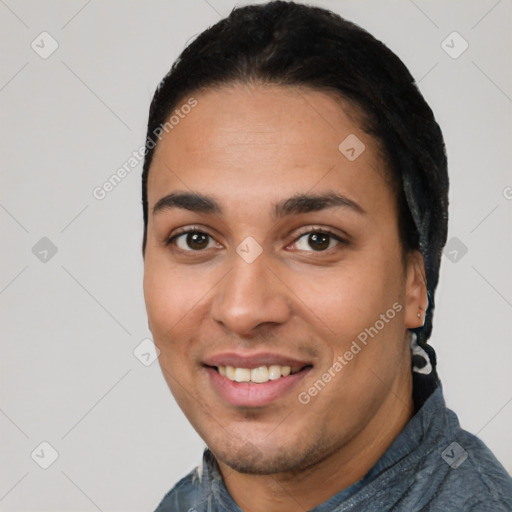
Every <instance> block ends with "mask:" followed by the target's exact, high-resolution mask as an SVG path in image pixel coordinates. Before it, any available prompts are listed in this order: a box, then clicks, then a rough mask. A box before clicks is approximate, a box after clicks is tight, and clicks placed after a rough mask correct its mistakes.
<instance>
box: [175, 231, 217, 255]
mask: <svg viewBox="0 0 512 512" xmlns="http://www.w3.org/2000/svg"><path fill="white" fill-rule="evenodd" d="M173 243H174V244H175V245H176V247H178V249H181V250H182V251H188V252H191V251H196V252H197V251H202V250H204V249H209V248H211V247H215V245H216V242H215V240H214V239H213V238H212V237H211V236H210V235H208V234H207V233H204V232H202V231H197V230H190V231H184V232H182V233H180V234H178V235H175V236H173V237H171V238H170V239H169V240H168V242H167V244H168V245H170V244H173Z"/></svg>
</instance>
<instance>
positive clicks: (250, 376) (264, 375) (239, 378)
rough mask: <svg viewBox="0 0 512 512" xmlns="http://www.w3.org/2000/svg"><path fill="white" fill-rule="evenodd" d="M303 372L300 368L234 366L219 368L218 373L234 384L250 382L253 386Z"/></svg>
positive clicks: (274, 365)
mask: <svg viewBox="0 0 512 512" xmlns="http://www.w3.org/2000/svg"><path fill="white" fill-rule="evenodd" d="M300 370H301V368H300V367H295V368H292V367H290V366H280V365H277V364H273V365H270V366H258V367H257V368H252V369H251V368H235V367H234V366H217V371H218V372H219V373H220V374H221V375H222V376H223V377H227V378H228V379H229V380H231V381H233V382H250V383H252V384H263V383H265V382H268V381H269V380H277V379H280V378H281V377H287V376H288V375H290V374H291V375H294V374H295V373H297V372H299V371H300Z"/></svg>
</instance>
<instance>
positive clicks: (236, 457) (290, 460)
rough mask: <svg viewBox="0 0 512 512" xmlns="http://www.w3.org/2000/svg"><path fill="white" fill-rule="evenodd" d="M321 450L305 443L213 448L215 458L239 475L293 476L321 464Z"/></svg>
mask: <svg viewBox="0 0 512 512" xmlns="http://www.w3.org/2000/svg"><path fill="white" fill-rule="evenodd" d="M319 448H320V447H318V446H317V447H313V448H309V449H308V447H306V446H305V445H304V444H303V443H291V445H290V446H286V447H285V446H282V445H281V446H279V447H275V446H269V447H266V448H263V447H262V448H261V449H260V448H259V447H258V446H256V445H255V444H253V443H250V442H248V443H246V444H244V445H242V446H240V447H238V448H237V447H235V446H232V445H231V446H224V447H223V448H221V449H216V448H215V447H210V450H211V451H212V453H213V454H214V455H215V457H216V458H217V459H218V460H220V461H222V462H223V463H224V464H226V465H227V466H229V467H230V468H231V469H233V470H235V471H237V472H238V473H244V474H253V475H273V474H277V473H290V472H291V473H293V472H295V471H302V470H304V469H305V468H307V467H309V466H311V465H313V464H315V463H317V462H319V461H320V460H321V459H322V458H323V457H322V455H321V453H320V452H321V451H322V450H319Z"/></svg>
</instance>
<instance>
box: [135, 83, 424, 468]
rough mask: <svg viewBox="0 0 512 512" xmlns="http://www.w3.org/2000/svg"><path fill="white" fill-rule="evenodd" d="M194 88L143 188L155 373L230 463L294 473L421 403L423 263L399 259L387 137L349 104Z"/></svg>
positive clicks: (275, 89) (275, 92)
mask: <svg viewBox="0 0 512 512" xmlns="http://www.w3.org/2000/svg"><path fill="white" fill-rule="evenodd" d="M193 96H194V98H195V100H196V101H197V105H196V106H195V107H194V109H192V110H191V111H190V113H189V114H187V116H184V117H183V118H182V119H180V122H179V124H176V125H175V126H174V127H173V129H172V130H170V131H169V132H168V133H167V134H166V135H164V137H163V138H162V139H161V141H160V142H159V143H158V146H157V148H156V150H155V154H154V158H153V161H152V165H151V169H150V173H149V179H148V212H149V221H148V226H147V245H146V250H145V269H144V270H145V272H144V294H145V300H146V306H147V312H148V319H149V326H150V329H151V332H152V334H153V337H154V341H155V344H156V345H157V347H158V348H159V350H160V357H159V362H160V366H161V369H162V372H163V375H164V377H165V379H166V381H167V383H168V385H169V388H170V390H171V392H172V394H173V395H174V397H175V399H176V400H177V402H178V404H179V405H180V407H181V409H182V410H183V412H184V413H185V415H186V416H187V418H188V420H189V421H190V423H191V424H192V425H193V427H194V428H195V429H196V430H197V432H198V433H199V435H200V436H201V437H202V438H203V439H204V440H205V442H206V444H207V445H208V447H209V448H210V449H211V450H212V452H213V453H214V454H215V456H216V457H217V459H218V460H219V461H221V462H222V463H223V464H226V465H228V466H230V467H231V468H234V469H235V470H238V471H240V472H251V473H279V472H290V471H298V470H300V469H301V468H306V467H311V465H312V464H316V463H319V462H320V461H322V460H324V459H326V458H327V457H330V456H331V455H333V454H336V453H341V452H343V451H345V452H347V450H348V451H350V447H351V446H352V445H354V443H356V441H357V440H359V441H358V442H359V444H360V445H364V441H365V439H370V437H371V436H372V435H373V436H377V437H378V432H380V431H382V430H383V429H384V430H385V428H386V421H389V418H390V417H394V416H393V415H395V416H396V414H401V413H400V411H403V410H404V408H406V409H407V408H408V407H409V406H410V403H409V402H410V398H409V397H410V394H411V393H410V390H411V387H410V360H409V348H408V341H407V328H411V327H416V326H418V325H420V324H421V321H420V320H417V312H418V310H419V309H418V308H419V301H420V298H421V297H420V295H419V294H418V289H419V288H421V286H419V285H420V284H421V281H420V280H419V277H418V272H417V270H418V261H419V260H418V258H417V254H416V255H415V254H414V253H412V255H410V256H409V257H408V258H407V260H406V262H405V264H404V263H403V262H402V259H401V247H400V242H399V234H398V221H397V208H396V204H395V203H396V201H395V198H394V195H393V192H392V191H391V189H390V187H389V185H388V183H387V181H386V179H385V176H386V174H385V170H384V167H383V165H384V164H383V162H382V160H381V158H380V156H379V152H378V149H377V145H376V142H375V141H374V140H373V139H372V138H371V137H370V136H368V135H367V134H366V133H364V132H363V131H362V130H361V128H360V127H359V125H358V123H357V121H356V120H355V119H356V118H355V116H352V115H349V113H348V112H349V111H348V109H347V108H343V107H342V105H343V104H342V103H341V101H340V100H339V99H337V98H336V97H334V96H331V95H328V94H327V93H324V92H319V91H313V90H308V89H297V88H291V87H281V86H272V87H271V86H247V85H233V86H230V87H224V88H220V89H216V90H207V91H204V92H200V93H198V94H195V95H193ZM185 101H186V99H185ZM185 101H184V102H185ZM348 136H351V139H348V141H349V142H351V143H350V144H348V143H346V144H347V146H344V145H342V146H341V150H340V149H339V146H340V143H342V142H343V141H344V140H345V139H346V138H347V137H348ZM354 136H355V137H357V139H358V140H359V142H358V141H357V139H355V138H354ZM354 141H355V142H354ZM362 144H364V146H363V145H362ZM350 148H354V151H352V150H351V149H350ZM363 148H364V150H362V149H363ZM361 150H362V152H361ZM359 153H360V154H359ZM416 320H417V322H416ZM415 322H416V323H415ZM402 398H403V399H402ZM385 418H388V420H386V419H385Z"/></svg>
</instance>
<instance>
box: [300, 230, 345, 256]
mask: <svg viewBox="0 0 512 512" xmlns="http://www.w3.org/2000/svg"><path fill="white" fill-rule="evenodd" d="M295 243H296V245H297V249H299V250H301V251H311V250H313V251H316V252H323V251H326V250H327V249H331V248H332V247H335V246H336V245H339V244H340V243H341V240H340V239H339V238H338V237H337V236H335V235H333V234H332V233H327V232H323V231H312V232H309V233H305V234H304V235H302V236H300V237H299V238H298V239H297V241H296V242H295Z"/></svg>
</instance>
